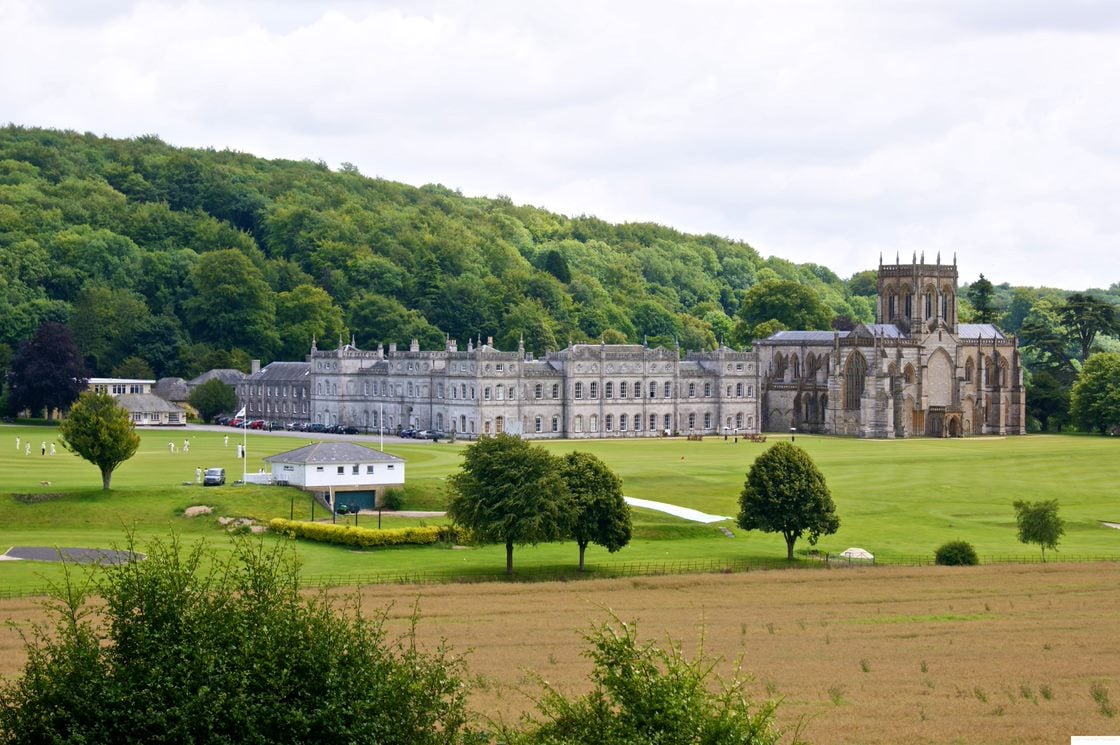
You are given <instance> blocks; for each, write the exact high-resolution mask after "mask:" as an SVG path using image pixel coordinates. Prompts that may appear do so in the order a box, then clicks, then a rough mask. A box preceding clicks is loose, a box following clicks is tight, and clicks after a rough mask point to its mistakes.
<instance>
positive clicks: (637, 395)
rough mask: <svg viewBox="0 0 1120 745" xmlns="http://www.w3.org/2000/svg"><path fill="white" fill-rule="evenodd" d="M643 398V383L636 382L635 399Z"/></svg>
mask: <svg viewBox="0 0 1120 745" xmlns="http://www.w3.org/2000/svg"><path fill="white" fill-rule="evenodd" d="M641 397H642V381H640V380H635V381H634V398H641Z"/></svg>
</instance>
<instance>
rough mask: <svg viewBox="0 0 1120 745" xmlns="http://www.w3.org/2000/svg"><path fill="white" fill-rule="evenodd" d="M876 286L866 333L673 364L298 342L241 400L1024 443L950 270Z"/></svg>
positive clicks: (490, 420) (382, 411)
mask: <svg viewBox="0 0 1120 745" xmlns="http://www.w3.org/2000/svg"><path fill="white" fill-rule="evenodd" d="M878 281H879V291H878V295H879V298H878V304H877V315H878V317H877V319H876V323H872V324H861V325H859V326H857V327H856V328H855V329H853V330H852V331H781V332H778V333H776V334H774V335H773V336H771V337H769V338H767V339H764V340H760V341H757V342H755V345H754V350H753V351H750V352H740V351H735V350H732V349H728V348H727V347H723V346H721V347H720V348H719V349H717V350H715V351H711V352H690V353H688V354H686V355H684V357H683V358H682V356H681V354H680V350H679V349H665V348H663V347H657V348H649V347H647V346H644V345H640V344H573V345H569V346H568V347H567V348H566V349H562V350H560V351H558V352H550V353H549V354H547V355H545V356H544V357H543V358H540V359H534V358H533V356H532V355H528V354H526V353H525V350H524V348H519V349H518V350H517V351H511V352H507V351H501V350H498V349H496V348H494V346H493V343H492V342H491V341H489V340H487V342H486V343H485V344H481V343H480V344H478V345H475V344H473V343H468V344H467V347H466V349H465V350H462V351H460V350H459V348H458V345H457V343H456V342H455V341H450V340H449V341H448V342H447V345H446V347H445V348H444V349H442V350H438V351H421V350H420V348H419V346H418V345H417V343H416V342H415V341H414V342H413V343H412V344H411V346H410V348H409V349H408V351H404V350H398V349H397V347H396V345H393V344H390V345H389V347H388V349H385V348H382V347H381V346H378V348H377V349H376V350H362V349H358V348H357V347H356V346H354V344H353V343H352V342H351V343H350V344H345V343H343V342H342V341H341V340H340V342H339V345H338V348H336V349H318V348H317V346H316V345H315V344H312V349H311V354H310V355H309V356H308V358H307V361H306V362H303V363H276V362H274V363H272V364H271V365H269V366H268V367H267V368H265V369H264V370H261V371H260V372H259V373H255V374H254V375H252V376H250V377H249V378H248V379H247V380H246V381H245V385H244V387H243V388H242V390H241V392H242V393H243V395H242V403H243V404H244V403H247V404H248V405H249V407H250V408H249V413H250V415H254V414H255V415H256V416H262V417H264V418H273V419H276V418H280V419H285V420H290V419H303V418H306V419H307V420H310V421H312V422H318V423H321V424H325V425H333V424H342V425H349V426H354V427H358V428H359V429H361V430H363V431H368V432H377V431H381V430H382V428H383V431H384V432H386V433H394V432H398V431H400V430H401V429H404V428H416V429H434V430H440V431H443V432H446V433H448V434H451V433H455V434H457V435H459V436H461V437H475V436H478V435H484V434H497V433H499V432H508V433H511V434H520V435H522V436H524V437H527V438H570V439H579V438H595V437H657V436H662V435H665V434H691V433H694V434H753V433H757V432H760V431H767V432H787V431H789V430H790V429H791V428H795V429H796V430H797V431H801V432H817V433H822V434H834V435H846V436H853V437H871V438H894V437H911V436H915V435H922V436H932V437H959V436H964V435H972V434H978V435H979V434H1001V435H1005V434H1022V433H1024V432H1025V425H1026V399H1025V396H1024V388H1023V372H1022V368H1021V366H1020V359H1019V350H1018V345H1017V343H1016V340H1015V339H1014V338H1011V337H1006V336H1004V334H1003V333H1002V332H1000V331H999V329H997V328H996V327H995V326H993V325H991V324H962V323H958V320H957V267H956V260H955V259H954V261H953V263H952V264H942V263H941V261H940V257H938V259H937V261H936V262H934V263H932V264H927V263H925V258H924V256H923V257H922V260H921V261H919V260H918V257H917V256H915V257H914V259H913V261H912V262H911V263H910V264H902V263H899V262H898V261H897V260H896V263H895V264H894V265H884V264H883V263H882V261H880V265H879V280H878ZM273 378H274V379H273ZM297 384H298V385H299V386H300V387H301V390H302V389H303V387H305V388H306V396H307V400H308V401H309V403H310V406H309V409H306V410H301V411H300V413H299V414H298V416H297V415H296V413H295V411H294V410H292V409H289V411H290V412H291V414H290V415H286V412H284V410H283V409H282V408H281V409H278V408H276V406H277V404H276V402H275V401H273V402H271V403H270V401H269V396H270V395H271V393H270V392H272V393H276V396H281V392H284V391H289V390H290V391H295V390H296V388H297ZM283 395H288V394H287V393H284V394H283ZM292 395H294V393H293V394H292ZM299 401H300V404H301V409H302V403H303V398H302V394H301V398H300V399H299ZM291 403H292V404H294V403H295V399H293V400H292V402H291ZM280 405H281V406H283V402H281V403H280Z"/></svg>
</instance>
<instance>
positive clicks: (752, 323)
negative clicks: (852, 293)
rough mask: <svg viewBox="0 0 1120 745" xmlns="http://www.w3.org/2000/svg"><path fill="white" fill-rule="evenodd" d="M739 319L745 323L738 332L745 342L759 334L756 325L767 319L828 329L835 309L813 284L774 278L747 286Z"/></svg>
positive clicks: (789, 325) (791, 325)
mask: <svg viewBox="0 0 1120 745" xmlns="http://www.w3.org/2000/svg"><path fill="white" fill-rule="evenodd" d="M738 319H739V321H740V322H741V323H742V326H743V328H742V330H741V331H740V332H739V336H740V337H741V339H742V341H743V342H749V341H753V340H754V339H758V338H760V334H758V333H756V327H757V326H758V325H759V324H763V323H766V322H768V321H776V322H778V323H780V324H781V325H782V326H783V327H785V328H787V329H803V330H809V331H811V330H816V329H827V328H829V324H830V323H831V322H832V311H830V310H829V309H828V307H827V306H826V305H825V304H824V303H823V302H821V299H820V297H819V296H818V295H817V293H816V292H814V291H813V289H812V288H811V287H809V286H807V285H803V284H801V283H800V282H793V281H790V280H784V279H772V280H766V281H765V282H759V283H758V284H757V285H755V286H754V287H752V288H751V289H749V290H747V294H746V295H745V296H744V297H743V305H742V306H741V307H740V308H739V313H738Z"/></svg>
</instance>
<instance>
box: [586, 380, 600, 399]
mask: <svg viewBox="0 0 1120 745" xmlns="http://www.w3.org/2000/svg"><path fill="white" fill-rule="evenodd" d="M588 398H599V384H598V383H597V382H592V383H591V395H590V396H588Z"/></svg>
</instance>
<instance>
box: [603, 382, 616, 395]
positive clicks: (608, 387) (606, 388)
mask: <svg viewBox="0 0 1120 745" xmlns="http://www.w3.org/2000/svg"><path fill="white" fill-rule="evenodd" d="M603 398H614V383H604V384H603Z"/></svg>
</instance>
